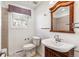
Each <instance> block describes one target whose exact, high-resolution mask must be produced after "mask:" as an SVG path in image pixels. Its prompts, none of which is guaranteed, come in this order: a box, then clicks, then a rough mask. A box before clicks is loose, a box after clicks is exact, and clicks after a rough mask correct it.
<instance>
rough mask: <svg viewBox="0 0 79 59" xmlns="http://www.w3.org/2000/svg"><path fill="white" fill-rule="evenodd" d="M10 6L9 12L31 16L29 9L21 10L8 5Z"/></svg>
mask: <svg viewBox="0 0 79 59" xmlns="http://www.w3.org/2000/svg"><path fill="white" fill-rule="evenodd" d="M8 6H9V8H8V11H9V12H16V13H21V14H27V15H29V16H31V10H29V9H24V8H20V7H17V6H14V5H8Z"/></svg>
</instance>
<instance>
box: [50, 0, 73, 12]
mask: <svg viewBox="0 0 79 59" xmlns="http://www.w3.org/2000/svg"><path fill="white" fill-rule="evenodd" d="M72 3H74V1H58V2H57V3H56V4H55V5H54V6H53V7H51V8H49V10H51V11H52V12H55V11H56V10H57V9H58V8H60V7H66V6H69V5H70V4H72Z"/></svg>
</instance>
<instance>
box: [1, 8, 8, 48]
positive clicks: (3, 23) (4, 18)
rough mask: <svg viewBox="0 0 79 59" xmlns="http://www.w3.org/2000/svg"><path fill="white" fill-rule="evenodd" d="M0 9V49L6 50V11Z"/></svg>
mask: <svg viewBox="0 0 79 59" xmlns="http://www.w3.org/2000/svg"><path fill="white" fill-rule="evenodd" d="M1 9H2V12H1V15H2V18H1V19H2V31H1V37H2V38H1V39H2V41H1V44H2V46H1V48H8V11H7V9H6V8H1Z"/></svg>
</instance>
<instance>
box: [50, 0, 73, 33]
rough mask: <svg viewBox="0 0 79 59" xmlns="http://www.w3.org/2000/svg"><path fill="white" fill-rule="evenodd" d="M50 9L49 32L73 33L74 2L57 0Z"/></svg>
mask: <svg viewBox="0 0 79 59" xmlns="http://www.w3.org/2000/svg"><path fill="white" fill-rule="evenodd" d="M50 10H51V32H66V33H74V28H73V27H74V25H73V24H74V2H73V1H59V2H57V3H56V4H55V5H54V6H53V7H51V8H50Z"/></svg>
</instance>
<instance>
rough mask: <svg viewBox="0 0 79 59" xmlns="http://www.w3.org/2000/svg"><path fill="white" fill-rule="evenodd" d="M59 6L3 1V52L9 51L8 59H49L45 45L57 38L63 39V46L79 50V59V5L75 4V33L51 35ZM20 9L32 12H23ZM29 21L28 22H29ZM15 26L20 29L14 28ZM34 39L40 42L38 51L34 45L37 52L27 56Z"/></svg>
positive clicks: (0, 45)
mask: <svg viewBox="0 0 79 59" xmlns="http://www.w3.org/2000/svg"><path fill="white" fill-rule="evenodd" d="M57 2H59V1H1V2H0V3H1V20H0V22H1V23H0V27H1V32H0V33H1V38H0V50H3V51H5V53H6V55H7V56H8V57H45V53H46V51H45V48H46V47H45V45H44V41H45V40H48V39H49V40H52V41H53V40H55V36H57V37H59V38H60V39H62V42H65V43H66V44H70V45H73V46H75V47H74V57H79V20H78V19H79V13H78V11H79V1H74V3H73V4H74V6H73V7H74V10H73V11H74V12H73V13H74V15H71V16H73V17H72V18H73V19H74V21H73V22H74V24H75V26H74V25H72V26H73V32H72V31H71V32H70V33H69V32H65V31H64V32H63V31H51V29H52V25H53V24H52V23H51V10H50V9H51V7H53V6H54V5H55V4H56V3H57ZM70 2H73V1H70ZM11 8H14V9H13V10H12V9H11ZM17 8H18V9H21V10H24V11H28V12H26V13H25V12H24V11H22V12H21V10H17ZM16 10H17V11H16ZM62 10H63V9H62ZM68 10H69V9H68ZM19 11H20V12H19ZM68 12H69V11H68ZM26 17H27V20H25V18H26ZM14 19H16V20H14ZM21 20H23V21H21ZM15 22H16V23H17V24H19V25H17V24H14V23H15ZM51 24H52V25H51ZM56 24H57V23H56ZM54 25H55V24H54ZM65 26H69V24H67V25H65ZM62 29H63V28H62ZM34 39H36V40H37V41H38V42H39V45H38V46H37V47H36V46H35V45H34V46H35V47H34V50H33V51H32V49H31V50H30V51H32V53H31V52H29V51H28V52H27V51H26V48H25V49H24V46H25V45H26V46H27V44H30V43H31V42H32V41H33V40H34ZM38 42H37V43H38ZM47 42H48V41H47ZM32 43H33V42H32ZM52 44H53V43H52ZM32 47H33V45H32ZM30 54H32V56H31V55H30ZM27 55H28V56H27ZM52 57H53V56H52ZM60 57H62V56H60Z"/></svg>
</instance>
